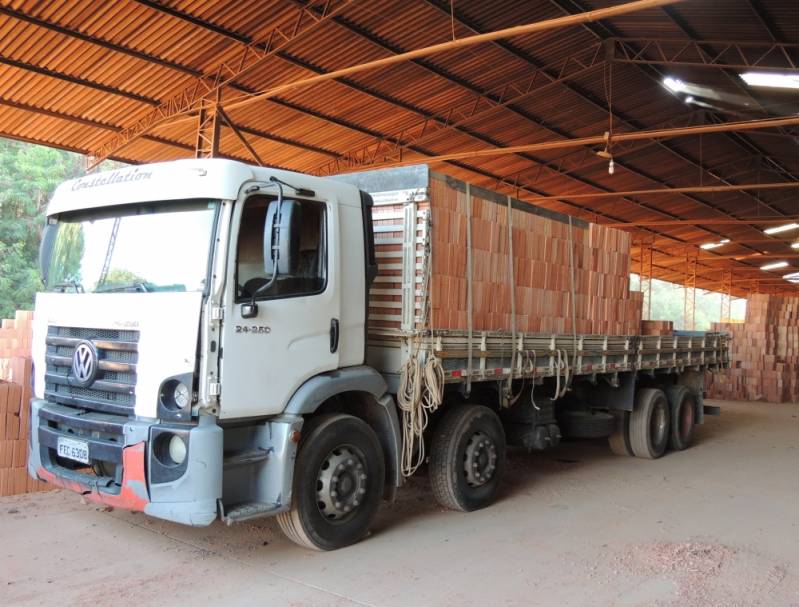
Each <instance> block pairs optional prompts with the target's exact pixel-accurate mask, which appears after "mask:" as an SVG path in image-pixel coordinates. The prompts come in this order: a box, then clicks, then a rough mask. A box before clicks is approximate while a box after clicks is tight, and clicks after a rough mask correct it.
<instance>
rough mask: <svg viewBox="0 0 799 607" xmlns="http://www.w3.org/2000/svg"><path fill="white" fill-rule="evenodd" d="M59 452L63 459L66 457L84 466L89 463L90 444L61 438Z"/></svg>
mask: <svg viewBox="0 0 799 607" xmlns="http://www.w3.org/2000/svg"><path fill="white" fill-rule="evenodd" d="M57 451H58V455H59V456H61V457H66V458H67V459H71V460H74V461H76V462H81V463H82V464H88V463H89V443H87V442H85V441H82V440H74V439H72V438H64V437H63V436H59V437H58V449H57Z"/></svg>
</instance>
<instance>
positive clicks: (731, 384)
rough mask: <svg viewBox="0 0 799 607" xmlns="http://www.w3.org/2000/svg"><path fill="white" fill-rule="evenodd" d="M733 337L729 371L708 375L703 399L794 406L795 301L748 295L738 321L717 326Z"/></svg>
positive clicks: (798, 388) (797, 365)
mask: <svg viewBox="0 0 799 607" xmlns="http://www.w3.org/2000/svg"><path fill="white" fill-rule="evenodd" d="M711 330H713V331H726V332H728V333H729V334H730V335H731V336H732V346H731V353H730V359H731V363H730V368H729V369H726V370H724V371H723V372H722V373H720V374H718V375H716V376H712V377H711V379H710V383H709V385H708V389H707V392H708V396H710V397H711V398H721V399H727V400H762V401H766V402H771V403H784V402H799V297H779V296H774V295H752V296H750V297H749V299H748V301H747V307H746V320H745V321H744V322H743V323H716V324H714V325H713V327H712V329H711Z"/></svg>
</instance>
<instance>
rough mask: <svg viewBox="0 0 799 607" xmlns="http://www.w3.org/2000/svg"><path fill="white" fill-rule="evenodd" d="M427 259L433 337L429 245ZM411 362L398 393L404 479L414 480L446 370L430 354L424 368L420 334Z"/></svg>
mask: <svg viewBox="0 0 799 607" xmlns="http://www.w3.org/2000/svg"><path fill="white" fill-rule="evenodd" d="M425 251H426V253H427V259H426V260H425V265H424V273H425V274H424V279H423V281H422V282H423V285H424V291H423V294H422V297H423V300H424V301H423V303H422V319H421V320H422V324H423V326H424V325H427V326H428V328H429V329H430V335H431V336H432V335H433V334H434V332H433V329H432V327H430V324H431V323H432V320H431V319H432V305H433V297H432V294H431V292H430V291H431V289H430V273H431V268H430V266H431V265H432V263H431V259H432V257H431V252H430V250H429V241H428V242H426V243H425ZM408 348H409V353H408V360H406V361H405V364H403V365H402V369H400V385H399V390H398V391H397V404H398V405H399V408H400V410H401V411H402V461H401V469H402V474H403V476H411V475H412V474H413V473H414V472H416V470H418V469H419V466H421V465H422V464H423V463H424V459H425V449H424V440H422V437H423V435H424V431H425V429H426V428H427V423H428V420H429V416H430V413H432V412H434V411H435V410H436V409H438V407H439V406H440V405H441V403H442V401H443V399H444V367H443V366H442V364H441V359H439V358H438V357H437V356H436V355H435V353H434V352H432V351H430V352H428V353H427V360H426V362H425V364H424V365H422V361H421V359H420V356H419V354H420V353H419V349H420V347H419V337H418V334H417V336H416V337H414V338H413V339H412V340H410V341H409V344H408Z"/></svg>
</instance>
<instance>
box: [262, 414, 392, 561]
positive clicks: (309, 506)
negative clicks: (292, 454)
mask: <svg viewBox="0 0 799 607" xmlns="http://www.w3.org/2000/svg"><path fill="white" fill-rule="evenodd" d="M384 483H385V465H384V457H383V450H382V449H381V447H380V443H379V441H378V439H377V436H375V433H374V432H373V431H372V429H371V428H370V427H369V426H368V425H367V424H366V423H365V422H364V421H362V420H360V419H358V418H357V417H353V416H351V415H343V414H332V415H320V416H319V417H315V418H312V419H311V420H310V421H309V422H308V423H307V425H306V427H305V428H303V433H302V440H301V441H300V445H299V451H298V455H297V461H296V463H295V466H294V494H293V496H292V500H291V509H290V510H288V511H287V512H282V513H280V514H278V515H277V522H278V524H279V525H280V528H281V530H282V531H283V533H285V534H286V536H287V537H288V538H289V539H290V540H291V541H293V542H294V543H296V544H299V545H300V546H303V547H305V548H311V549H314V550H335V549H337V548H342V547H344V546H348V545H350V544H354V543H356V542H357V541H359V540H361V539H362V538H363V537H364V536H365V535H366V534H367V533H368V532H369V527H370V526H371V524H372V521H373V520H374V517H375V514H376V513H377V508H378V506H379V505H380V500H381V499H382V495H383V485H384Z"/></svg>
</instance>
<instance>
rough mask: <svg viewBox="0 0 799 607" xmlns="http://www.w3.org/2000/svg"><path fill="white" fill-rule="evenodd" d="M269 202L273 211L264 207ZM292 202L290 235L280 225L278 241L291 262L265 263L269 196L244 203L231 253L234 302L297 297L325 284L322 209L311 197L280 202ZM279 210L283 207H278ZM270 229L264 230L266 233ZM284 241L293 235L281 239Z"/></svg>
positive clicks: (318, 291) (308, 293) (325, 242)
mask: <svg viewBox="0 0 799 607" xmlns="http://www.w3.org/2000/svg"><path fill="white" fill-rule="evenodd" d="M270 203H274V204H272V209H273V214H272V215H270V213H269V208H270ZM287 203H288V204H290V205H292V212H291V215H292V223H293V225H292V229H291V231H290V232H291V233H288V232H289V231H288V230H286V229H281V231H280V236H279V238H280V239H281V241H282V242H281V244H283V245H284V246H286V245H288V246H289V247H290V248H291V251H292V258H291V260H290V263H287V260H281V261H280V262H279V264H278V272H277V276H276V277H274V276H273V272H274V265H275V264H273V263H272V264H268V266H269V267H266V266H265V264H264V225H265V223H266V222H267V221H270V227H271V225H272V221H273V220H274V209H275V207H276V201H275V198H274V197H265V196H256V197H252V198H249V199H248V200H247V201H246V202H245V203H244V204H245V206H244V210H243V211H242V215H241V224H240V226H239V240H238V243H237V254H236V282H237V298H236V300H237V301H245V300H249V299H252V298H253V297H254V298H255V299H257V300H260V299H274V298H281V297H298V296H302V295H313V294H316V293H321V292H322V291H324V290H325V286H326V285H327V241H326V238H325V235H326V229H325V228H326V207H325V205H324V203H320V202H314V201H310V200H289V199H286V201H284V205H286V204H287ZM283 208H284V209H285V208H286V206H284V207H283ZM268 233H269V232H268V231H267V234H268ZM286 239H293V240H292V241H291V242H286ZM267 246H268V243H267Z"/></svg>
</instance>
